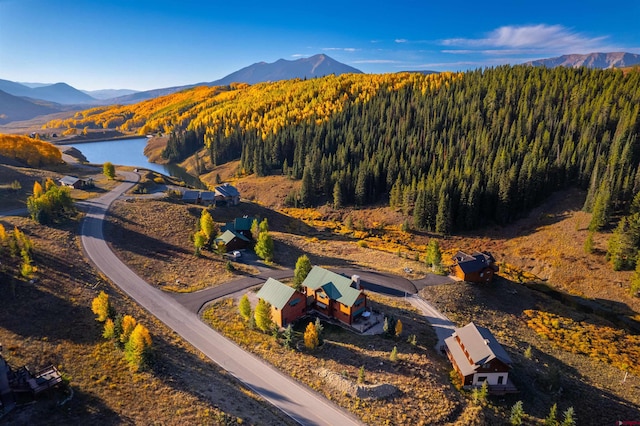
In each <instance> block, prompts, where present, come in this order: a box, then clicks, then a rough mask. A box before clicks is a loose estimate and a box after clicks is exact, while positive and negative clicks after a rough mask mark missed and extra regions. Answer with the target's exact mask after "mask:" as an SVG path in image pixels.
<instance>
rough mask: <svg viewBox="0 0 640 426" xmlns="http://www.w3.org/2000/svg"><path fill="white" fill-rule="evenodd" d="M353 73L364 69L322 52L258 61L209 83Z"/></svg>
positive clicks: (250, 82) (359, 72)
mask: <svg viewBox="0 0 640 426" xmlns="http://www.w3.org/2000/svg"><path fill="white" fill-rule="evenodd" d="M351 73H355V74H361V73H362V71H360V70H359V69H357V68H353V67H351V66H349V65H346V64H343V63H341V62H338V61H336V60H335V59H333V58H330V57H329V56H327V55H325V54H323V53H320V54H317V55H313V56H309V57H305V58H300V59H295V60H287V59H278V60H277V61H275V62H272V63H267V62H257V63H255V64H253V65H249V66H248V67H245V68H242V69H240V70H238V71H236V72H234V73H231V74H229V75H227V76H226V77H223V78H221V79H220V80H216V81H212V82H211V83H207V84H208V85H210V86H222V85H227V84H230V83H249V84H256V83H262V82H265V81H279V80H290V79H292V78H314V77H323V76H325V75H330V74H335V75H340V74H351Z"/></svg>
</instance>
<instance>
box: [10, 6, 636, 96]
mask: <svg viewBox="0 0 640 426" xmlns="http://www.w3.org/2000/svg"><path fill="white" fill-rule="evenodd" d="M608 5H611V7H610V8H608V7H607V6H608ZM638 22H640V2H639V1H637V0H623V1H617V2H603V1H601V0H600V1H592V0H582V1H563V0H555V1H549V0H539V1H537V2H532V1H526V2H525V1H520V0H511V1H492V2H479V1H467V0H459V1H457V2H453V1H443V0H440V1H437V2H433V1H429V0H422V1H404V0H396V1H393V2H391V1H384V2H383V1H376V0H369V1H348V0H342V1H334V0H325V1H316V2H302V1H296V2H293V1H289V0H286V1H278V2H267V1H264V0H262V1H260V2H255V1H251V0H247V1H239V2H230V1H226V2H219V1H217V0H210V1H195V0H181V1H168V0H154V1H147V0H122V1H121V0H118V1H95V0H56V1H53V0H0V79H6V80H12V81H21V82H42V83H55V82H60V81H63V82H66V83H68V84H71V85H72V86H74V87H76V88H79V89H85V90H96V89H122V88H127V89H136V90H147V89H153V88H160V87H168V86H175V85H183V84H190V83H197V82H208V81H213V80H217V79H219V78H222V77H224V76H225V75H227V74H229V73H231V72H233V71H236V70H238V69H240V68H242V67H245V66H247V65H251V64H253V63H255V62H260V61H265V62H273V61H276V60H278V59H280V58H284V59H289V60H293V59H297V58H300V57H306V56H311V55H314V54H316V53H325V54H327V55H329V56H331V57H332V58H334V59H336V60H338V61H340V62H344V63H346V64H348V65H351V66H354V67H356V68H358V69H360V70H362V71H364V72H368V73H382V72H396V71H402V70H427V69H428V70H436V71H443V70H453V71H457V70H467V69H475V68H479V67H486V66H494V65H500V64H505V63H510V64H517V63H522V62H525V61H527V60H531V59H539V58H547V57H553V56H560V55H562V54H567V53H590V52H611V51H626V52H632V53H640V30H639V27H638Z"/></svg>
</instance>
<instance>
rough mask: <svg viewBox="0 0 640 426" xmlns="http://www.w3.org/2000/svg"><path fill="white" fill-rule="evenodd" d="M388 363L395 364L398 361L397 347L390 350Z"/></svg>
mask: <svg viewBox="0 0 640 426" xmlns="http://www.w3.org/2000/svg"><path fill="white" fill-rule="evenodd" d="M389 361H391V362H397V361H398V347H397V346H394V347H393V349H391V354H389Z"/></svg>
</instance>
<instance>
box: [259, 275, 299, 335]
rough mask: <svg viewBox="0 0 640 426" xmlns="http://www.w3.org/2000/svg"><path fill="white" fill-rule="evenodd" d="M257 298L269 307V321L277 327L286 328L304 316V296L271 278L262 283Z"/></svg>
mask: <svg viewBox="0 0 640 426" xmlns="http://www.w3.org/2000/svg"><path fill="white" fill-rule="evenodd" d="M257 296H258V298H259V299H262V300H264V301H265V302H268V303H269V304H270V305H271V319H272V320H273V322H274V323H276V324H277V325H278V327H286V326H287V325H288V324H291V323H292V322H294V321H296V320H297V319H299V318H301V317H302V316H303V315H304V314H305V311H306V303H304V301H305V295H304V294H303V293H300V292H299V291H296V290H295V289H293V288H292V287H289V286H288V285H286V284H283V283H281V282H280V281H278V280H275V279H273V278H269V279H268V280H267V281H266V282H265V283H264V285H263V286H262V288H261V289H260V291H258V294H257Z"/></svg>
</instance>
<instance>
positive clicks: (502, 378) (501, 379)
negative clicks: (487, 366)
mask: <svg viewBox="0 0 640 426" xmlns="http://www.w3.org/2000/svg"><path fill="white" fill-rule="evenodd" d="M503 380H504V376H498V384H499V385H501V384H502V383H503V382H502V381H503Z"/></svg>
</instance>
